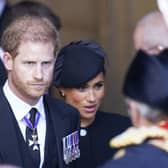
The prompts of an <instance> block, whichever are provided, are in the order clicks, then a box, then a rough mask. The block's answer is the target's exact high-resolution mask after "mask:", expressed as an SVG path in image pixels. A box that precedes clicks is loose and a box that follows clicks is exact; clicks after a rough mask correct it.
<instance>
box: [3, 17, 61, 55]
mask: <svg viewBox="0 0 168 168" xmlns="http://www.w3.org/2000/svg"><path fill="white" fill-rule="evenodd" d="M23 41H32V42H44V43H45V42H52V44H53V46H54V55H56V53H57V51H58V49H59V37H58V32H57V30H56V29H55V27H54V25H53V24H52V23H51V22H50V21H49V20H48V19H47V18H43V17H39V16H23V17H20V18H18V19H16V20H15V21H14V22H12V24H10V25H9V26H8V27H7V28H6V30H5V31H4V33H3V35H2V39H1V45H2V48H3V50H4V51H5V52H9V53H10V54H11V55H12V56H13V57H15V56H16V55H17V54H18V53H17V52H18V47H19V45H20V44H21V43H22V42H23Z"/></svg>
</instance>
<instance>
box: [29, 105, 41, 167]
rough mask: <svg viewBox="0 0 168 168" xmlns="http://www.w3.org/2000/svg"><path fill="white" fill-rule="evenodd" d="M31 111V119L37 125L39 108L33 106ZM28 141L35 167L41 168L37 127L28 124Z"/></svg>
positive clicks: (33, 124)
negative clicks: (30, 126)
mask: <svg viewBox="0 0 168 168" xmlns="http://www.w3.org/2000/svg"><path fill="white" fill-rule="evenodd" d="M29 113H30V118H29V121H30V122H31V124H32V126H33V127H35V125H36V123H35V120H36V114H37V109H36V108H32V109H31V110H30V112H29ZM26 143H27V144H28V146H29V151H30V154H31V156H32V158H33V161H34V165H35V167H36V168H39V165H40V147H39V144H38V135H37V128H34V129H31V128H29V127H28V126H27V127H26Z"/></svg>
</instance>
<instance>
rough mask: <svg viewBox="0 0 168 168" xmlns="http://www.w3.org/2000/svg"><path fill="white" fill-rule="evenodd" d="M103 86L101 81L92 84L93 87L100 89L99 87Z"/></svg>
mask: <svg viewBox="0 0 168 168" xmlns="http://www.w3.org/2000/svg"><path fill="white" fill-rule="evenodd" d="M103 86H104V82H101V83H97V84H96V85H95V86H94V88H96V89H100V88H101V87H103Z"/></svg>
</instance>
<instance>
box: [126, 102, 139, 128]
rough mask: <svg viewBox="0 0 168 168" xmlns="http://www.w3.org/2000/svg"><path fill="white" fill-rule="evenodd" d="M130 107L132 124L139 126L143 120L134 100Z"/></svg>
mask: <svg viewBox="0 0 168 168" xmlns="http://www.w3.org/2000/svg"><path fill="white" fill-rule="evenodd" d="M129 107H130V117H131V121H132V124H133V125H134V126H135V127H139V126H140V122H141V116H140V113H139V112H138V110H137V107H136V104H135V103H134V102H133V101H130V102H129Z"/></svg>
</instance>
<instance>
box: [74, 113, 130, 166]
mask: <svg viewBox="0 0 168 168" xmlns="http://www.w3.org/2000/svg"><path fill="white" fill-rule="evenodd" d="M130 125H131V122H130V120H129V119H128V118H127V117H124V116H121V115H119V114H111V113H105V112H100V111H99V112H97V114H96V119H95V120H94V122H93V123H92V124H91V125H90V126H88V127H86V128H81V131H80V132H81V134H83V136H82V135H81V136H80V151H81V157H80V158H79V159H78V160H77V168H95V167H97V166H99V165H102V164H103V163H104V162H105V161H106V160H108V159H109V158H111V157H112V156H113V154H114V153H115V152H116V150H115V149H111V148H110V147H109V141H110V139H111V138H112V137H114V136H116V135H118V134H119V133H121V132H123V131H124V130H125V129H126V128H128V127H129V126H130ZM84 134H86V135H85V136H84Z"/></svg>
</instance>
